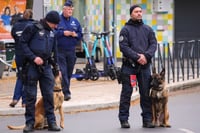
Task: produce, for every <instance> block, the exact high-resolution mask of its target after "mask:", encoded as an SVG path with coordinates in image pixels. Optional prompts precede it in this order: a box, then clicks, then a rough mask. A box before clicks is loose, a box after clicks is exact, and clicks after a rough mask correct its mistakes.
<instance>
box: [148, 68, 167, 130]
mask: <svg viewBox="0 0 200 133" xmlns="http://www.w3.org/2000/svg"><path fill="white" fill-rule="evenodd" d="M152 72H153V74H152V80H151V89H150V97H151V99H152V118H153V120H152V123H153V124H154V125H155V126H157V127H158V126H160V127H171V126H170V124H169V122H168V121H169V112H168V107H167V103H168V90H167V88H166V83H165V68H163V69H162V71H161V72H160V73H156V69H155V67H154V68H153V69H152Z"/></svg>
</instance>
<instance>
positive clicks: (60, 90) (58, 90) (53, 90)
mask: <svg viewBox="0 0 200 133" xmlns="http://www.w3.org/2000/svg"><path fill="white" fill-rule="evenodd" d="M53 91H54V92H60V91H62V89H59V90H53Z"/></svg>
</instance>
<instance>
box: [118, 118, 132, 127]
mask: <svg viewBox="0 0 200 133" xmlns="http://www.w3.org/2000/svg"><path fill="white" fill-rule="evenodd" d="M120 123H121V128H130V124H129V123H128V121H127V120H125V121H120Z"/></svg>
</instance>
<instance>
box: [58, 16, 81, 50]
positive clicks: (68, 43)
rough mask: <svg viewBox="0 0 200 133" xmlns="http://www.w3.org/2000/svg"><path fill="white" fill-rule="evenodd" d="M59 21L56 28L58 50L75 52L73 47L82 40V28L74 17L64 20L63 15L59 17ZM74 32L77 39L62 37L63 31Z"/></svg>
mask: <svg viewBox="0 0 200 133" xmlns="http://www.w3.org/2000/svg"><path fill="white" fill-rule="evenodd" d="M60 18H61V21H60V23H59V24H58V27H57V31H56V33H57V39H58V48H61V49H64V50H75V46H76V45H77V44H78V43H79V41H80V40H81V38H82V28H81V25H80V23H79V21H78V20H77V19H76V18H74V17H72V16H71V17H69V18H65V17H64V16H63V14H62V15H61V16H60ZM65 30H69V31H75V32H76V33H77V35H78V36H77V37H71V36H64V31H65Z"/></svg>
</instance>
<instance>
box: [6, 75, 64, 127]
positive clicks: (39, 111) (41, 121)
mask: <svg viewBox="0 0 200 133" xmlns="http://www.w3.org/2000/svg"><path fill="white" fill-rule="evenodd" d="M53 98H54V109H55V111H56V110H59V115H60V127H61V128H64V112H63V107H62V104H63V101H64V95H63V92H62V86H61V78H60V76H59V75H57V76H55V86H54V94H53ZM24 127H25V125H22V126H11V125H8V128H9V129H12V130H20V129H23V128H24ZM46 127H47V122H46V117H45V110H44V102H43V98H42V97H41V98H40V99H39V100H38V102H37V103H36V105H35V124H34V128H35V129H39V130H40V129H44V128H46Z"/></svg>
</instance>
